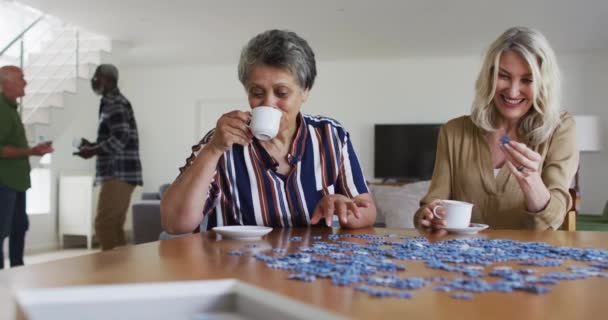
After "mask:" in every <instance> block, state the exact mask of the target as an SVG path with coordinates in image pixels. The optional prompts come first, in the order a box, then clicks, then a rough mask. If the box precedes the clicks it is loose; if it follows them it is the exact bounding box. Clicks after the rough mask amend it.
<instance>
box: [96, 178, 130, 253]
mask: <svg viewBox="0 0 608 320" xmlns="http://www.w3.org/2000/svg"><path fill="white" fill-rule="evenodd" d="M134 189H135V186H134V185H131V184H128V183H126V182H124V181H121V180H119V179H118V178H113V179H110V180H106V181H104V182H102V183H101V190H100V191H99V199H98V201H97V216H96V217H95V234H96V236H97V240H98V241H99V243H100V244H101V250H111V249H114V247H118V246H124V245H125V244H127V241H126V239H125V231H124V229H123V227H124V224H125V219H126V217H127V211H128V209H129V203H130V202H131V194H132V193H133V190H134Z"/></svg>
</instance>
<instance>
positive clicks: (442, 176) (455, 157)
mask: <svg viewBox="0 0 608 320" xmlns="http://www.w3.org/2000/svg"><path fill="white" fill-rule="evenodd" d="M533 149H534V151H536V152H538V153H539V154H540V155H541V156H542V168H541V176H542V179H543V181H544V182H545V185H546V186H547V189H549V192H550V193H551V198H550V200H549V203H548V205H547V207H546V208H545V209H544V210H542V211H541V212H537V213H531V212H528V211H527V210H526V207H525V203H524V195H523V193H522V190H521V188H520V187H519V184H518V183H517V180H516V179H515V177H514V176H513V175H512V174H511V173H510V172H509V169H508V168H507V166H503V167H502V168H501V169H500V171H499V173H498V175H497V176H496V177H494V168H493V166H492V158H491V154H490V148H489V146H488V144H487V142H486V139H485V137H484V134H483V132H482V131H481V130H480V129H479V128H478V127H477V126H475V125H474V124H473V122H472V121H471V118H470V117H469V116H463V117H460V118H456V119H453V120H450V121H449V122H448V123H447V124H445V125H444V126H443V127H442V128H441V130H440V133H439V138H438V142H437V155H436V159H435V168H434V171H433V178H432V181H431V186H430V187H429V191H428V193H427V194H426V196H424V198H422V200H421V201H420V205H421V206H423V205H425V204H427V203H429V202H432V201H433V200H435V199H452V200H461V201H466V202H470V203H473V204H474V206H473V215H472V218H471V221H472V222H475V223H485V224H488V225H490V228H494V229H537V230H545V229H558V228H559V226H560V225H561V224H562V222H563V220H564V217H565V215H566V212H567V210H568V209H569V208H570V207H571V205H572V199H571V197H570V194H569V192H568V188H569V186H570V184H571V182H572V179H573V177H574V174H575V173H576V170H577V167H578V158H579V153H578V150H577V147H576V132H575V123H574V118H573V117H572V115H570V114H568V113H562V114H561V124H560V125H559V126H558V127H557V128H556V129H555V131H554V132H553V134H552V135H551V137H550V138H549V140H548V141H546V142H544V143H542V144H540V145H538V146H536V147H534V148H533ZM421 212H422V210H421V209H419V210H418V211H417V212H416V215H415V216H414V223H416V221H417V220H418V219H417V217H418V216H419V215H420V214H421Z"/></svg>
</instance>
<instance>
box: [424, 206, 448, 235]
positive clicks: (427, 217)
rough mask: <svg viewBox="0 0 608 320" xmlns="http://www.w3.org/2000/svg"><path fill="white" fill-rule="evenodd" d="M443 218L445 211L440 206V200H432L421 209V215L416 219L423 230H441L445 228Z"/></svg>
mask: <svg viewBox="0 0 608 320" xmlns="http://www.w3.org/2000/svg"><path fill="white" fill-rule="evenodd" d="M433 211H434V212H435V213H434V214H433ZM444 216H445V209H444V208H443V207H442V206H441V200H434V201H433V202H431V203H428V204H426V205H425V206H424V207H423V209H422V214H420V216H419V217H418V225H419V226H420V227H422V228H424V229H431V230H438V229H441V228H442V227H444V226H445V220H444V219H443V217H444ZM440 217H441V218H440Z"/></svg>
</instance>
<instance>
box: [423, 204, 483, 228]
mask: <svg viewBox="0 0 608 320" xmlns="http://www.w3.org/2000/svg"><path fill="white" fill-rule="evenodd" d="M439 208H443V210H444V211H445V215H444V216H443V217H441V216H439V215H438V214H437V210H438V209H439ZM472 210H473V204H472V203H468V202H462V201H456V200H441V204H439V205H438V206H435V208H433V215H434V216H435V218H437V219H439V220H445V226H446V227H447V228H468V227H469V225H470V224H471V212H472Z"/></svg>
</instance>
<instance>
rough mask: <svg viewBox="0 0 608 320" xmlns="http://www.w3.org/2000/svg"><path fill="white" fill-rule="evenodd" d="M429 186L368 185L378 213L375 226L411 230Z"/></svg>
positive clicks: (418, 184) (426, 183)
mask: <svg viewBox="0 0 608 320" xmlns="http://www.w3.org/2000/svg"><path fill="white" fill-rule="evenodd" d="M430 184H431V182H430V181H419V182H414V183H408V184H382V183H370V184H369V190H370V193H371V194H372V198H373V199H374V202H375V203H376V208H377V213H378V214H377V217H376V223H375V226H376V227H386V228H405V229H413V228H414V214H415V213H416V211H417V210H418V208H419V207H420V199H422V197H424V195H425V194H426V193H427V191H428V189H429V186H430Z"/></svg>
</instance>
